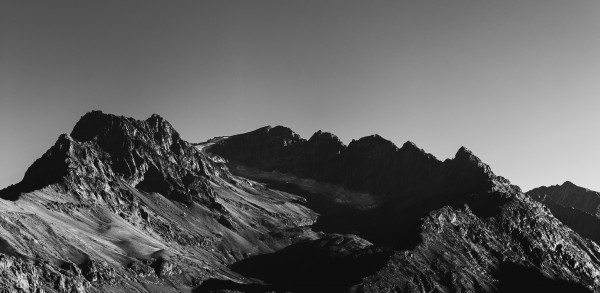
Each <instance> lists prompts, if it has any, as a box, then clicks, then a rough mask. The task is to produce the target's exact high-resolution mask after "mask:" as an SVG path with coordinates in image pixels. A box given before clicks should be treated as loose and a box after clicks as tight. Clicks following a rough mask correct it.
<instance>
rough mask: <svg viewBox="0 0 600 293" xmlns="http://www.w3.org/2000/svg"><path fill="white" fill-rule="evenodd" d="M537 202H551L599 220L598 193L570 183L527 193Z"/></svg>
mask: <svg viewBox="0 0 600 293" xmlns="http://www.w3.org/2000/svg"><path fill="white" fill-rule="evenodd" d="M527 194H529V195H530V196H531V197H533V198H535V199H536V200H538V201H542V202H548V201H552V202H554V203H556V204H558V205H560V206H563V207H571V208H574V209H578V210H580V211H582V212H585V213H588V214H590V215H593V216H595V217H599V218H600V193H599V192H596V191H593V190H589V189H587V188H583V187H579V186H577V185H575V184H573V183H572V182H570V181H566V182H565V183H563V184H562V185H552V186H541V187H538V188H534V189H532V190H530V191H528V192H527Z"/></svg>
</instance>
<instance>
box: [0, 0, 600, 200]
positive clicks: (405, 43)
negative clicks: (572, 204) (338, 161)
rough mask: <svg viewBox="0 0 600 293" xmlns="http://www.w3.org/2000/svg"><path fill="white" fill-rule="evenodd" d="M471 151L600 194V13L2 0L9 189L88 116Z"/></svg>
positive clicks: (0, 157)
mask: <svg viewBox="0 0 600 293" xmlns="http://www.w3.org/2000/svg"><path fill="white" fill-rule="evenodd" d="M92 109H99V110H103V111H105V112H109V113H114V114H119V115H125V116H130V117H135V118H138V119H145V118H147V117H149V116H150V115H151V114H152V113H159V114H160V115H162V116H163V117H165V118H166V119H168V120H169V121H170V122H171V123H172V124H173V125H174V126H175V128H176V129H177V130H179V132H180V133H181V134H182V136H183V138H184V139H186V140H188V141H191V142H197V141H204V140H206V139H208V138H211V137H213V136H219V135H229V134H236V133H241V132H246V131H250V130H254V129H256V128H258V127H261V126H265V125H285V126H288V127H290V128H292V129H293V130H295V131H296V132H298V133H299V134H300V135H301V136H303V137H305V138H308V137H310V135H311V134H312V133H313V132H315V131H317V130H319V129H321V130H324V131H330V132H333V133H335V134H337V135H338V136H339V137H340V138H341V139H342V140H343V141H344V142H345V143H348V142H349V141H350V140H351V139H353V138H360V137H362V136H365V135H370V134H373V133H377V134H380V135H381V136H383V137H385V138H387V139H389V140H391V141H393V142H395V143H396V144H397V145H401V144H402V143H404V142H405V141H406V140H410V141H413V142H415V143H416V144H417V145H418V146H419V147H421V148H423V149H425V150H426V151H428V152H430V153H432V154H434V155H435V156H436V157H438V158H439V159H442V160H443V159H445V158H448V157H453V156H454V154H455V152H456V151H457V150H458V148H459V147H460V146H463V145H464V146H466V147H468V148H469V149H471V150H472V151H473V152H474V153H475V154H476V155H478V156H479V157H480V158H481V159H482V160H483V161H485V162H486V163H488V164H489V165H490V166H491V167H492V170H494V172H495V173H496V174H499V175H502V176H505V177H507V178H508V179H509V180H511V182H513V183H514V184H517V185H519V186H521V187H522V188H523V189H524V190H529V189H531V188H533V187H536V186H539V185H551V184H560V183H562V182H564V181H565V180H571V181H572V182H573V183H575V184H578V185H581V186H584V187H587V188H591V189H594V190H600V169H599V168H600V132H599V128H600V115H599V110H600V1H597V0H577V1H567V0H561V1H555V0H503V1H491V0H439V1H438V0H413V1H402V0H395V1H347V0H346V1H324V0H317V1H307V0H302V1H282V0H278V1H227V0H225V1H187V2H181V1H161V2H159V1H148V0H144V1H132V0H128V1H106V0H103V1H82V0H76V1H24V0H14V1H6V0H3V1H0V187H3V186H7V185H9V184H12V183H16V182H18V181H19V180H20V179H21V178H22V176H23V174H24V172H25V170H26V168H27V167H28V166H29V165H31V163H33V161H34V160H35V159H36V158H38V157H40V156H41V155H42V154H43V153H44V152H45V151H46V150H47V149H48V148H49V147H50V146H52V145H53V144H54V142H55V141H56V139H57V137H58V136H59V134H61V133H68V132H70V131H71V129H72V127H73V126H74V124H75V123H76V122H77V120H78V119H79V118H80V116H81V115H83V114H84V113H85V112H87V111H89V110H92Z"/></svg>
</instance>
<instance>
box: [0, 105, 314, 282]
mask: <svg viewBox="0 0 600 293" xmlns="http://www.w3.org/2000/svg"><path fill="white" fill-rule="evenodd" d="M0 195H1V197H2V198H4V199H7V200H3V201H0V239H1V240H2V250H0V252H2V253H3V254H5V255H6V254H8V255H12V256H13V257H17V258H20V259H24V260H28V261H33V262H34V263H38V262H41V263H45V264H44V265H43V266H50V268H51V270H53V271H56V272H57V274H58V275H59V276H61V275H60V274H62V276H65V275H66V274H67V273H68V272H65V271H64V270H61V268H62V267H65V266H66V267H67V268H76V269H75V272H76V275H77V276H80V275H81V276H83V277H85V278H80V279H82V281H81V282H78V283H77V286H79V287H81V286H83V287H85V288H88V290H99V291H102V292H110V291H114V292H120V291H122V290H125V291H127V292H135V291H139V292H148V291H153V292H164V291H173V292H179V291H181V290H184V291H185V290H188V291H189V290H190V289H191V288H193V287H195V286H196V285H197V284H198V283H199V282H200V281H201V280H203V279H205V278H208V277H218V276H223V277H224V276H229V275H235V274H233V273H231V271H230V270H229V269H228V268H227V267H226V265H227V264H228V263H231V262H233V261H235V260H239V259H242V258H244V257H246V256H247V255H250V254H256V253H264V252H271V251H274V250H275V249H278V248H279V247H282V246H285V245H287V244H289V243H291V242H293V241H296V240H294V239H296V238H298V239H303V238H312V237H313V233H312V232H310V231H309V230H306V229H303V228H302V227H304V226H306V225H310V224H311V223H313V222H314V219H315V218H316V216H317V215H316V213H314V212H312V211H310V210H309V209H307V208H305V207H303V206H302V205H300V204H298V203H300V202H302V198H299V197H297V196H294V195H290V194H286V193H283V192H278V191H271V190H269V189H266V188H265V187H264V186H262V185H261V184H257V183H254V182H251V181H248V180H246V179H243V178H239V177H236V176H233V175H231V174H230V173H229V172H228V170H227V168H226V167H225V166H224V165H223V164H222V163H219V162H218V160H213V159H211V158H208V157H206V156H205V155H203V154H202V153H201V152H200V151H199V150H198V149H196V148H195V147H194V146H192V145H191V144H189V143H187V142H185V141H183V140H182V139H181V138H180V137H179V134H178V133H177V132H176V131H175V130H174V129H173V128H172V126H171V125H170V124H169V123H168V122H167V121H165V120H164V119H162V118H161V117H160V116H158V115H153V116H152V117H150V118H149V119H147V120H145V121H138V120H134V119H131V118H125V117H119V116H114V115H108V114H104V113H101V112H90V113H88V114H86V115H84V116H83V117H82V118H81V120H80V121H79V122H78V123H77V124H76V125H75V127H74V129H73V131H72V132H71V134H70V135H67V134H64V135H61V136H60V138H59V139H58V141H57V142H56V144H55V145H54V146H53V147H52V148H50V149H49V150H48V152H46V154H44V156H42V157H41V158H40V159H38V160H37V161H36V162H35V163H34V164H33V165H32V166H31V167H30V168H29V169H28V170H27V172H26V174H25V176H24V178H23V180H22V181H21V182H20V183H18V184H15V185H13V186H11V187H9V188H6V189H5V190H3V191H1V192H0ZM290 229H291V230H290ZM288 230H289V231H290V232H288V233H287V234H282V235H284V236H280V238H281V239H279V238H277V236H273V237H269V235H270V233H275V232H277V231H288ZM16 264H17V262H13V265H12V266H9V268H8V269H6V267H5V268H4V269H3V271H4V270H12V269H16V270H19V269H22V268H21V265H18V267H15V265H16ZM40 266H42V265H40ZM43 266H42V267H43ZM36 268H37V269H38V270H41V268H40V267H39V266H38V267H36ZM59 273H60V274H59ZM40 274H42V273H40ZM42 275H45V273H43V274H42ZM0 276H1V275H0ZM6 278H7V279H2V282H4V283H5V284H11V282H12V281H10V280H9V279H10V278H8V277H6ZM57 278H58V277H57ZM239 278H240V277H238V279H239ZM66 279H69V278H66ZM242 279H243V278H242ZM2 282H0V283H2ZM15 286H21V287H23V288H25V289H24V290H25V291H27V290H28V291H31V292H34V291H35V290H37V289H38V288H45V290H46V291H49V292H52V291H61V288H60V287H57V286H55V284H54V280H53V279H50V280H48V281H47V282H46V281H40V282H37V283H36V282H33V283H31V282H30V283H28V284H25V283H19V282H18V281H17V283H16V285H15ZM83 287H82V288H83ZM186 288H187V289H186Z"/></svg>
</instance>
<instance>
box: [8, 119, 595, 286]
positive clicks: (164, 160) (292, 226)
mask: <svg viewBox="0 0 600 293" xmlns="http://www.w3.org/2000/svg"><path fill="white" fill-rule="evenodd" d="M573 192H577V193H580V194H581V195H578V196H572V193H573ZM0 197H1V198H2V199H1V200H0V292H530V291H531V290H535V291H542V290H543V291H545V292H554V291H559V292H594V291H600V247H599V246H598V245H597V244H596V243H595V242H594V241H596V242H597V241H599V240H600V234H598V233H597V232H596V231H599V230H598V229H592V228H590V227H598V225H599V222H598V221H599V218H598V214H599V212H598V206H599V205H600V197H599V195H598V193H595V192H592V191H588V190H582V189H580V188H578V187H576V186H574V185H573V184H571V183H568V182H567V183H565V184H564V185H563V186H559V187H549V188H540V189H536V190H533V191H530V192H529V193H528V194H525V193H523V192H522V191H521V190H520V188H519V187H517V186H514V185H511V184H510V182H509V181H508V180H507V179H505V178H503V177H501V176H498V175H495V174H494V173H493V172H492V171H491V169H490V167H489V166H488V165H486V164H485V163H483V162H482V161H481V160H480V159H479V158H477V156H475V154H473V153H472V152H471V151H470V150H468V149H467V148H465V147H462V148H460V149H459V150H458V151H457V153H456V155H455V156H454V157H453V158H451V159H446V160H444V161H440V160H438V159H437V158H435V157H434V156H433V155H431V154H428V153H427V152H425V151H424V150H422V149H420V148H419V147H417V146H416V145H415V144H413V143H411V142H406V143H405V144H403V145H402V146H401V147H397V146H396V145H394V144H393V143H392V142H390V141H388V140H386V139H384V138H382V137H380V136H377V135H373V136H368V137H363V138H360V139H358V140H353V141H352V142H350V143H349V144H348V145H345V144H344V143H342V142H341V141H340V140H339V139H338V138H337V137H336V136H335V135H333V134H331V133H326V132H321V131H318V132H316V133H315V134H314V135H313V136H312V137H310V138H309V139H303V138H301V137H299V136H298V135H297V134H296V133H294V132H293V131H292V130H290V129H288V128H285V127H282V126H277V127H263V128H260V129H257V130H255V131H251V132H248V133H244V134H238V135H233V136H223V137H216V138H214V139H211V140H209V141H207V142H201V143H190V142H187V141H185V140H183V139H182V138H181V137H180V135H179V134H178V132H177V131H176V130H175V129H174V128H173V126H172V125H171V124H170V123H169V122H167V121H166V120H165V119H163V118H162V117H160V116H158V115H156V114H155V115H152V116H151V117H150V118H148V119H146V120H135V119H133V118H127V117H122V116H115V115H111V114H105V113H102V112H99V111H92V112H89V113H87V114H85V115H84V116H83V117H82V118H81V119H80V120H79V122H77V123H76V125H75V126H74V128H73V130H72V131H71V133H70V134H63V135H61V136H60V137H59V138H58V140H57V141H56V142H55V143H54V145H53V146H51V147H50V148H49V149H48V151H47V152H46V153H45V154H44V155H43V156H42V157H41V158H39V159H38V160H36V161H35V162H34V163H33V164H32V165H31V166H30V167H29V169H28V170H27V172H26V173H25V175H24V177H23V179H22V181H21V182H19V183H16V184H14V185H11V186H9V187H7V188H5V189H3V190H2V191H0ZM593 225H596V226H593Z"/></svg>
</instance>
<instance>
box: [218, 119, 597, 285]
mask: <svg viewBox="0 0 600 293" xmlns="http://www.w3.org/2000/svg"><path fill="white" fill-rule="evenodd" d="M315 138H321V139H324V140H325V141H327V142H328V143H322V142H321V143H320V144H324V145H329V146H333V147H328V148H322V149H319V148H317V150H320V151H316V152H315V151H314V149H315V148H314V145H315V140H316V139H315ZM207 151H208V152H209V153H214V154H217V155H219V156H222V157H224V158H226V159H228V160H229V167H230V170H232V172H233V173H234V174H238V175H240V176H246V177H248V178H252V179H255V180H259V181H263V182H268V183H270V186H271V187H274V188H280V189H283V190H288V191H291V190H294V191H295V192H296V193H298V194H303V195H304V196H305V197H307V198H308V204H309V206H311V205H310V204H311V201H312V204H313V206H312V207H313V208H315V209H316V210H317V211H319V212H321V214H322V215H321V218H319V220H318V221H317V223H316V224H315V225H314V226H313V227H315V228H317V229H321V230H323V231H327V232H338V233H347V232H348V226H350V227H351V229H352V230H353V231H354V232H355V233H357V234H358V235H360V236H362V237H365V238H366V239H367V240H370V241H373V242H374V243H375V244H376V246H384V247H385V246H387V247H390V248H392V250H393V251H395V252H394V253H393V255H392V257H391V258H390V259H389V260H388V261H387V264H386V265H385V266H383V267H382V268H381V269H379V270H377V271H376V272H374V273H372V274H370V275H369V276H366V277H365V278H364V279H363V280H362V281H361V282H358V283H356V284H355V285H354V286H353V288H354V289H357V290H360V291H366V292H390V291H402V292H405V291H406V292H431V291H434V292H470V291H471V292H472V291H475V292H496V291H502V290H508V291H510V290H513V289H515V286H518V285H519V284H518V282H515V281H514V279H515V277H516V276H518V275H525V276H528V277H530V279H531V280H530V281H531V282H530V284H529V285H531V286H535V287H538V288H563V289H568V290H573V291H587V290H597V289H598V286H599V284H600V283H599V281H600V279H599V276H600V274H599V273H600V271H599V270H598V268H599V266H600V259H599V258H598V257H599V256H600V254H599V252H600V251H599V250H598V247H597V246H596V245H595V244H594V243H592V242H590V241H588V240H586V239H584V238H581V237H580V236H579V235H578V234H577V233H574V232H573V231H572V230H570V229H569V228H568V227H566V226H564V225H563V224H561V223H560V222H559V221H558V220H557V219H555V218H554V217H553V216H552V214H550V213H549V211H548V210H547V209H546V208H545V207H544V206H542V205H541V204H539V203H536V202H534V201H531V200H530V199H529V198H528V197H527V196H525V195H524V194H523V193H522V192H521V191H520V189H519V188H518V187H516V186H512V185H510V183H509V182H508V180H506V179H504V178H502V177H500V176H496V175H494V174H493V173H492V172H491V170H490V168H489V167H488V166H487V165H485V164H484V163H482V162H481V161H480V160H479V159H478V158H477V157H476V156H475V155H473V154H472V153H471V152H470V151H469V150H467V149H466V148H461V149H460V150H459V151H458V152H457V154H456V156H455V157H454V158H453V159H449V160H446V161H443V162H440V161H438V160H437V159H435V158H434V157H433V156H431V155H429V154H427V153H425V152H423V151H422V150H420V149H418V148H417V147H415V146H414V144H412V143H406V144H404V145H403V146H402V147H401V148H397V147H395V146H394V145H393V144H392V143H391V142H389V141H386V140H384V139H382V138H380V137H378V136H371V137H366V138H363V139H360V140H358V141H352V142H351V143H350V144H349V145H348V146H344V145H343V144H341V143H340V142H339V140H337V139H336V138H335V136H333V135H328V134H326V135H323V133H321V132H318V133H316V134H315V135H313V137H312V138H311V139H309V140H303V139H301V138H299V137H298V136H297V135H295V134H294V133H293V132H292V131H291V130H289V129H286V128H283V127H273V128H261V129H258V130H256V131H253V132H249V133H245V134H240V135H236V136H231V137H226V138H223V139H220V140H217V141H216V142H213V144H212V145H211V146H209V147H208V149H207ZM323 158H325V159H324V160H325V161H326V162H327V163H326V164H325V163H323V164H317V163H307V162H315V161H319V160H323ZM323 174H325V175H323ZM322 181H326V183H327V184H331V185H334V186H337V191H338V192H339V190H342V191H343V193H345V195H346V197H349V199H347V200H346V201H344V202H343V204H344V206H345V209H341V210H339V209H338V210H335V209H334V210H331V209H330V207H331V206H336V204H335V203H332V202H336V201H337V198H338V197H336V192H331V190H336V189H335V188H325V189H323V188H316V187H319V186H321V187H322V186H323V183H322ZM325 186H328V185H325ZM365 193H366V195H365ZM365 196H367V197H369V198H370V200H363V199H362V198H363V197H365ZM365 202H368V203H369V205H368V206H360V204H362V203H365ZM327 217H329V218H335V219H336V221H337V223H336V224H337V225H336V224H332V223H326V224H323V223H321V225H319V224H320V222H321V219H322V218H327ZM340 222H341V224H339V223H340ZM373 230H375V231H378V232H379V233H377V234H375V233H372V231H373ZM299 254H300V256H305V257H307V256H308V255H307V254H306V253H299ZM297 257H298V256H297ZM254 258H258V257H254ZM251 259H252V258H251ZM265 261H267V262H268V260H265ZM256 262H257V264H255V267H254V268H250V269H248V268H246V271H252V270H253V269H254V270H259V271H261V269H260V268H261V267H262V266H264V264H260V262H259V261H258V260H257V261H256ZM244 263H245V264H246V265H247V264H248V263H249V262H248V261H244ZM281 269H283V268H281ZM514 272H521V273H522V274H516V275H515V274H513V273H514ZM276 276H278V274H277V273H273V275H266V276H265V275H262V276H261V277H262V279H265V280H268V279H276ZM526 285H527V284H525V285H523V286H521V289H527V288H530V287H527V286H526ZM286 289H292V290H295V291H305V292H310V290H311V289H313V290H314V289H315V288H311V289H307V288H303V287H301V286H300V287H288V288H286Z"/></svg>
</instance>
